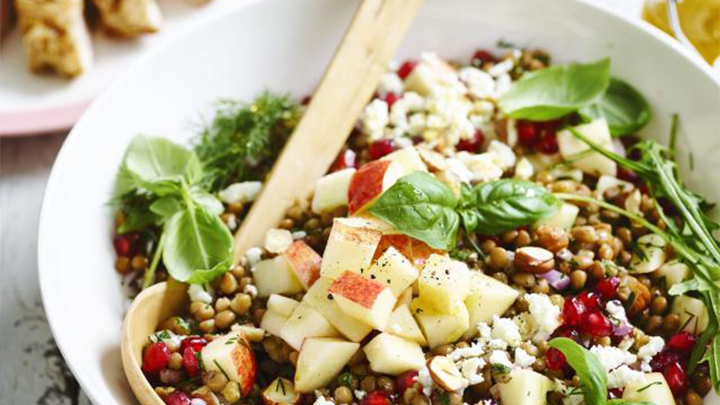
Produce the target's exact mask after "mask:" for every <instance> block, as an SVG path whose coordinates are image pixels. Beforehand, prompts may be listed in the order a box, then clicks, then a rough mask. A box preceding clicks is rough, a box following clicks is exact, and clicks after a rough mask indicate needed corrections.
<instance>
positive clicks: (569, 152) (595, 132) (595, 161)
mask: <svg viewBox="0 0 720 405" xmlns="http://www.w3.org/2000/svg"><path fill="white" fill-rule="evenodd" d="M575 129H576V130H577V131H578V132H580V133H581V134H583V135H584V136H585V137H586V138H588V139H589V140H591V141H592V142H594V143H595V144H597V145H599V146H601V147H603V148H605V149H607V150H613V146H612V137H611V136H610V129H609V128H608V125H607V122H606V121H605V118H599V119H596V120H594V121H592V122H590V123H588V124H584V125H578V126H576V127H575ZM557 138H558V146H559V147H560V154H561V155H562V157H563V158H564V159H569V160H572V161H573V163H572V165H573V166H575V167H577V168H578V169H580V170H582V171H583V172H585V173H589V174H592V175H595V176H599V175H603V174H604V175H608V176H613V177H615V176H616V174H617V164H616V163H615V161H613V160H612V159H610V158H607V157H605V156H603V155H602V154H600V153H598V152H588V150H590V146H588V145H587V144H586V143H585V142H583V141H582V140H580V139H579V138H576V137H575V135H573V134H572V133H571V132H570V130H569V129H565V130H562V131H560V132H558V134H557ZM581 153H582V154H583V155H584V154H586V153H587V156H584V157H581V158H578V156H579V154H581Z"/></svg>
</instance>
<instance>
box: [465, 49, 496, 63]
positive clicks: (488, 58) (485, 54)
mask: <svg viewBox="0 0 720 405" xmlns="http://www.w3.org/2000/svg"><path fill="white" fill-rule="evenodd" d="M496 60H497V59H495V55H493V54H492V53H490V52H489V51H486V50H484V49H478V50H477V51H475V53H474V54H473V56H472V59H470V64H471V65H473V66H475V67H482V65H484V64H485V63H487V62H495V61H496Z"/></svg>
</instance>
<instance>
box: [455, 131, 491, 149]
mask: <svg viewBox="0 0 720 405" xmlns="http://www.w3.org/2000/svg"><path fill="white" fill-rule="evenodd" d="M484 139H485V134H483V132H482V131H481V130H479V129H478V130H477V131H475V134H474V135H473V137H472V138H470V139H461V140H460V142H458V143H457V145H455V149H457V150H464V151H466V152H472V153H477V152H479V151H480V147H481V146H482V143H483V140H484Z"/></svg>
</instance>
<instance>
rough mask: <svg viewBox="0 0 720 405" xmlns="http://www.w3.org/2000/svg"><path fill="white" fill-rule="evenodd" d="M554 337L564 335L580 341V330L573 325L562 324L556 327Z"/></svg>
mask: <svg viewBox="0 0 720 405" xmlns="http://www.w3.org/2000/svg"><path fill="white" fill-rule="evenodd" d="M553 337H564V338H568V339H572V340H574V341H576V342H577V343H580V332H578V330H577V329H576V328H575V327H574V326H571V325H562V326H561V327H559V328H557V329H555V332H553Z"/></svg>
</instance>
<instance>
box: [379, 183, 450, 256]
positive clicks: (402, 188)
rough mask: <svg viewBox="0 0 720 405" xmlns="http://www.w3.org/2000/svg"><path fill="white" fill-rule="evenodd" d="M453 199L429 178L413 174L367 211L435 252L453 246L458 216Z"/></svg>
mask: <svg viewBox="0 0 720 405" xmlns="http://www.w3.org/2000/svg"><path fill="white" fill-rule="evenodd" d="M456 206H457V198H456V197H455V194H453V192H452V190H450V188H448V186H446V185H445V184H444V183H442V182H441V181H440V180H438V179H436V178H435V177H434V176H433V175H431V174H428V173H425V172H415V173H412V174H409V175H407V176H405V177H402V178H401V179H399V180H398V181H397V182H396V183H395V184H394V185H393V186H392V187H390V188H389V189H388V190H387V191H385V192H384V193H383V194H382V195H381V196H380V198H378V199H377V201H375V203H373V205H372V206H371V207H370V212H371V213H372V214H373V215H375V216H377V217H378V218H380V219H382V220H384V221H386V222H388V223H390V224H391V225H393V226H395V227H396V228H397V229H398V230H400V231H401V232H403V233H404V234H406V235H408V236H412V237H413V238H416V239H419V240H421V241H423V242H425V243H427V244H428V245H429V246H431V247H433V248H436V249H443V250H448V249H450V248H451V247H453V246H454V245H455V242H456V238H457V232H458V229H459V227H460V217H459V216H458V214H457V213H456V212H455V207H456Z"/></svg>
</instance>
